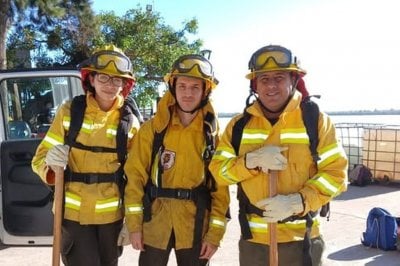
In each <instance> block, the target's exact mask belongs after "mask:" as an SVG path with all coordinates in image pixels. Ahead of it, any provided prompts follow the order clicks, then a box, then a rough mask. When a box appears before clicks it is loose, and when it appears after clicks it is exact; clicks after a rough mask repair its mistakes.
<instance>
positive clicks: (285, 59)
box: [249, 45, 293, 71]
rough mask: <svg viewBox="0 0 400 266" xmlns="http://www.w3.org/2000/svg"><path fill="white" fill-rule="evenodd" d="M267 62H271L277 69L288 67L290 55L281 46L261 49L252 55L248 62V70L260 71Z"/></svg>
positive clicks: (290, 60)
mask: <svg viewBox="0 0 400 266" xmlns="http://www.w3.org/2000/svg"><path fill="white" fill-rule="evenodd" d="M269 60H273V61H274V62H275V64H276V65H277V66H279V67H289V66H290V65H291V64H292V63H293V62H292V53H291V52H290V51H289V50H288V49H286V48H283V47H281V46H272V45H271V46H267V47H263V48H261V49H260V50H258V51H257V52H255V53H254V55H253V56H252V58H251V59H250V62H249V68H250V69H253V70H254V71H257V70H262V69H263V68H264V66H265V65H266V64H267V63H268V61H269Z"/></svg>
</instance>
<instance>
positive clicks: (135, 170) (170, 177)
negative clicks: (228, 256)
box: [125, 91, 229, 249]
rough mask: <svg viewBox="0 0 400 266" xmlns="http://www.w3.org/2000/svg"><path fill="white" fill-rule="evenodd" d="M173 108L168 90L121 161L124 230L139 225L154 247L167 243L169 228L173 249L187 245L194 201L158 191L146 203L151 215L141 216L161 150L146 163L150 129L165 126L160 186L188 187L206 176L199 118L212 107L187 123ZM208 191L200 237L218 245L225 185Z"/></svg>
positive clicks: (223, 221) (223, 224)
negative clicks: (125, 180) (158, 194)
mask: <svg viewBox="0 0 400 266" xmlns="http://www.w3.org/2000/svg"><path fill="white" fill-rule="evenodd" d="M175 108H176V107H175V99H174V97H173V96H172V95H171V93H170V92H169V91H168V92H166V94H165V95H164V96H163V98H162V99H161V100H160V102H159V104H158V108H157V113H156V115H155V117H154V118H152V119H151V120H149V121H147V122H145V123H144V124H143V125H142V127H141V129H140V131H139V133H138V135H137V137H135V139H134V141H133V145H132V149H131V151H130V153H129V154H128V159H127V162H126V164H125V172H126V175H127V178H128V183H127V185H126V188H125V207H126V209H125V215H126V224H127V227H128V231H129V232H131V233H132V232H140V231H142V233H143V237H144V243H145V244H146V245H149V246H152V247H155V248H159V249H166V247H167V244H168V240H169V238H170V236H171V233H172V231H173V232H174V234H175V241H176V242H175V248H176V249H186V248H191V247H192V241H193V232H194V224H195V213H196V205H195V204H194V202H193V201H192V200H183V199H175V198H161V197H158V198H156V199H155V200H154V201H153V203H152V206H151V215H152V217H151V220H150V221H149V222H143V202H142V198H143V195H144V187H145V185H146V183H147V181H148V179H149V178H152V182H153V184H154V185H156V186H158V184H157V171H158V164H159V158H160V156H158V155H157V156H156V157H155V160H154V163H153V165H152V163H151V153H152V148H153V139H154V133H155V132H161V131H162V130H163V129H164V128H165V127H168V129H167V131H166V133H165V136H164V140H163V145H164V148H165V149H164V152H163V155H162V156H161V157H162V160H163V165H164V170H163V175H162V186H161V187H162V188H175V189H176V188H181V189H193V188H196V187H197V186H199V185H201V184H202V183H203V182H204V181H205V173H204V170H205V166H204V161H203V159H202V156H203V152H204V150H205V146H206V145H205V138H204V133H203V119H204V115H205V114H206V113H207V112H211V113H214V111H213V108H212V106H211V104H210V103H208V104H207V105H206V106H205V107H203V108H202V109H201V111H199V112H198V114H197V115H196V117H195V118H194V119H193V121H192V122H191V123H190V125H188V126H187V127H184V126H183V125H182V124H181V122H180V120H179V117H178V115H177V112H176V109H175ZM216 133H217V132H214V134H216ZM216 137H217V136H216ZM211 195H212V203H211V212H210V213H209V212H208V211H206V216H205V220H204V222H203V223H204V227H203V236H204V237H203V240H205V241H207V242H209V243H212V244H214V245H217V246H218V245H219V243H220V240H221V239H222V237H223V234H224V232H225V227H226V217H225V214H226V212H227V209H228V206H229V193H228V188H227V187H222V188H217V189H216V191H215V192H212V193H211Z"/></svg>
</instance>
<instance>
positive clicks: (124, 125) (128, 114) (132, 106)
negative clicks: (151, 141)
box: [64, 95, 142, 195]
mask: <svg viewBox="0 0 400 266" xmlns="http://www.w3.org/2000/svg"><path fill="white" fill-rule="evenodd" d="M85 110H86V95H79V96H76V97H74V98H73V100H72V103H71V114H70V116H71V121H70V127H69V130H68V132H67V133H66V135H65V140H64V142H65V144H67V145H69V146H70V147H74V148H77V149H82V150H88V151H91V152H103V153H117V156H118V160H119V161H120V163H121V165H120V167H119V168H118V170H117V171H116V172H115V173H74V172H72V171H71V170H70V169H69V167H68V166H67V169H66V170H65V180H66V181H75V182H83V183H86V184H93V183H103V182H116V183H117V184H118V187H119V189H120V195H123V191H124V187H125V183H126V180H125V177H124V171H123V167H124V164H125V160H126V154H127V142H128V133H129V130H130V128H131V126H132V123H133V115H135V116H136V117H137V118H138V119H139V122H141V121H142V120H141V119H140V117H138V116H137V115H138V114H140V112H139V110H138V108H137V105H136V102H135V100H134V99H133V98H129V97H127V98H126V99H125V102H124V105H123V106H122V107H121V108H120V122H119V125H118V128H117V135H116V143H117V144H116V147H115V148H110V147H101V146H86V145H83V144H82V143H79V142H77V141H76V138H77V136H78V133H79V131H80V129H81V127H82V123H83V119H84V114H85Z"/></svg>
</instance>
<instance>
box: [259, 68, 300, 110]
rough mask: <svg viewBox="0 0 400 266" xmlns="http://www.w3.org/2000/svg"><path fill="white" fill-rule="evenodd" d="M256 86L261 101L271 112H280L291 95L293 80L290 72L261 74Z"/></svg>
mask: <svg viewBox="0 0 400 266" xmlns="http://www.w3.org/2000/svg"><path fill="white" fill-rule="evenodd" d="M256 84H257V91H256V92H257V94H258V98H259V100H260V101H261V102H262V104H263V105H264V106H265V107H267V108H268V109H270V110H271V111H278V110H280V109H281V108H282V107H283V106H284V105H285V104H286V102H287V100H288V98H289V97H290V95H291V91H292V78H291V76H290V72H286V71H271V72H265V73H261V74H260V75H258V76H257V78H256Z"/></svg>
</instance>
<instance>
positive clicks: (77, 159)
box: [32, 93, 139, 224]
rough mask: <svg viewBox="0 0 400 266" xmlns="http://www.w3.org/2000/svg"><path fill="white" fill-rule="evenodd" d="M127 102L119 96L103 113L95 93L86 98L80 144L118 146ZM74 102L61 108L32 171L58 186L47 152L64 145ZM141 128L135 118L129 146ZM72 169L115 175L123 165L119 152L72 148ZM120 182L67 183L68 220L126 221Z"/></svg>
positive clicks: (65, 213)
mask: <svg viewBox="0 0 400 266" xmlns="http://www.w3.org/2000/svg"><path fill="white" fill-rule="evenodd" d="M123 102H124V99H123V97H122V96H119V97H118V98H117V100H116V101H115V103H114V105H113V106H112V108H111V109H110V110H109V111H107V112H104V111H102V110H101V109H100V108H99V106H98V104H97V102H96V100H95V99H94V97H93V95H92V94H91V93H88V94H87V96H86V103H87V107H86V111H85V114H84V121H83V124H82V128H81V130H80V132H79V134H78V136H77V139H76V141H77V142H80V143H82V144H84V145H86V146H103V147H110V148H115V147H116V131H117V130H116V129H117V126H118V124H119V121H120V111H119V108H120V107H121V106H122V105H123ZM70 108H71V101H69V102H66V103H64V104H63V105H61V106H60V108H59V109H58V111H57V114H56V116H55V118H54V121H53V123H52V125H51V127H50V129H49V131H48V132H47V134H46V136H45V137H44V139H43V140H42V142H41V143H40V144H39V146H38V148H37V150H36V154H35V156H34V158H33V159H32V168H33V171H34V172H35V173H37V174H38V175H39V176H40V177H41V178H42V180H43V181H44V182H46V183H47V184H50V185H53V184H54V172H53V171H52V170H51V169H50V168H49V167H48V166H47V165H46V163H45V158H46V154H47V151H48V150H49V149H50V148H52V147H53V146H55V145H63V144H64V137H65V135H66V132H67V131H68V129H69V126H70V121H71V117H70ZM138 129H139V121H138V120H137V119H136V118H134V122H133V125H132V127H131V129H130V131H129V136H128V137H129V139H128V147H129V146H130V145H131V141H132V139H133V136H134V135H135V134H136V132H137V131H138ZM68 166H69V167H70V169H71V171H72V172H77V173H115V172H116V171H117V169H118V168H119V166H120V162H119V160H118V157H117V154H116V153H100V152H91V151H87V150H81V149H76V148H71V149H70V153H69V159H68ZM119 194H120V193H119V189H118V186H117V184H116V183H95V184H85V183H81V182H65V208H64V209H65V211H64V218H65V219H68V220H72V221H76V222H79V223H80V224H106V223H111V222H115V221H117V220H120V219H122V218H123V215H124V213H123V210H124V208H123V206H122V204H121V202H122V199H121V198H120V195H119Z"/></svg>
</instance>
